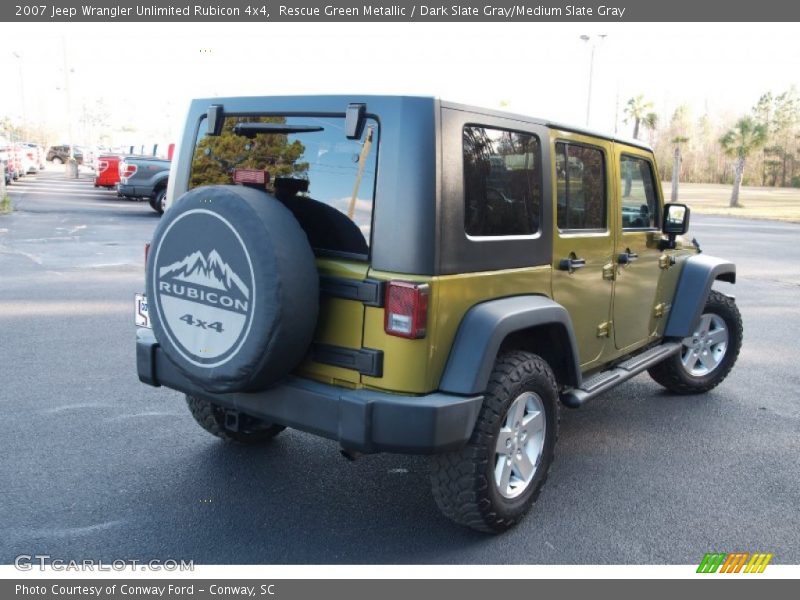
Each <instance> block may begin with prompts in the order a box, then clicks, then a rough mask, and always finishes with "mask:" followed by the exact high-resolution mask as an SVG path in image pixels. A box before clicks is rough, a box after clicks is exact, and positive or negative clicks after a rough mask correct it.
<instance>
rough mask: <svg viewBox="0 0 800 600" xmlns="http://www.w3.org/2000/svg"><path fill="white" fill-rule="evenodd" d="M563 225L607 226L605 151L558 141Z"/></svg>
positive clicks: (560, 221)
mask: <svg viewBox="0 0 800 600" xmlns="http://www.w3.org/2000/svg"><path fill="white" fill-rule="evenodd" d="M556 183H557V187H558V193H557V196H556V201H557V223H558V228H559V229H606V212H607V207H606V204H607V199H606V169H605V159H604V156H603V151H602V150H600V149H599V148H594V147H591V146H581V145H577V144H567V143H565V142H558V143H556Z"/></svg>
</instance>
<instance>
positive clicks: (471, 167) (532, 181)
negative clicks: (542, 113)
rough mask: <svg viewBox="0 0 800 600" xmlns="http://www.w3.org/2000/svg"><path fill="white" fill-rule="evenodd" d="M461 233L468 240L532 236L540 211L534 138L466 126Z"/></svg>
mask: <svg viewBox="0 0 800 600" xmlns="http://www.w3.org/2000/svg"><path fill="white" fill-rule="evenodd" d="M463 146H464V202H465V210H464V229H465V231H466V233H467V234H468V235H470V236H476V237H494V236H514V235H533V234H535V233H537V232H538V231H539V222H540V214H541V206H542V198H541V194H542V192H541V190H542V188H541V159H540V151H539V138H537V137H536V136H535V135H532V134H529V133H521V132H517V131H508V130H505V129H494V128H490V127H481V126H477V125H467V126H466V127H464V130H463Z"/></svg>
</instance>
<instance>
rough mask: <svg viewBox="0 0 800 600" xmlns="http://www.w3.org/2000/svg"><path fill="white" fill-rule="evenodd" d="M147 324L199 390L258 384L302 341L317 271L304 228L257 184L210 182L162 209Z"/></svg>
mask: <svg viewBox="0 0 800 600" xmlns="http://www.w3.org/2000/svg"><path fill="white" fill-rule="evenodd" d="M147 298H148V303H149V304H150V315H151V320H152V325H153V332H154V334H155V336H156V339H157V340H158V342H159V345H160V346H161V347H162V349H163V351H164V353H165V354H166V356H167V357H168V358H169V359H170V361H172V362H173V363H174V364H175V366H176V367H178V369H180V370H181V371H182V372H183V373H184V374H185V375H186V376H187V377H188V378H189V379H191V380H192V381H193V382H195V383H196V384H197V385H199V386H200V387H202V388H203V389H205V390H207V391H209V392H236V391H252V390H256V389H263V388H264V387H267V386H269V385H270V384H273V383H275V382H276V381H278V380H279V379H280V378H281V377H283V376H285V375H286V374H287V373H288V372H289V371H290V370H292V369H293V368H294V367H295V366H296V365H297V364H298V363H299V362H300V361H301V360H302V359H303V357H304V355H305V354H306V352H307V351H308V348H309V346H310V344H311V341H312V338H313V334H314V329H315V327H316V323H317V315H318V312H319V276H318V274H317V269H316V264H315V262H314V254H313V252H312V250H311V247H310V246H309V243H308V239H307V238H306V235H305V233H304V232H303V230H302V229H301V228H300V225H299V224H298V223H297V220H296V219H295V218H294V216H293V215H292V213H291V212H290V211H289V210H288V209H287V208H286V207H285V206H283V204H281V202H279V201H278V200H277V199H275V198H274V197H273V196H270V195H269V194H267V193H266V192H263V191H259V190H255V189H252V188H246V187H241V186H230V185H215V186H207V187H199V188H195V189H193V190H190V191H189V192H186V193H185V194H184V195H183V196H181V198H179V199H178V200H177V202H175V204H174V205H173V206H172V207H170V209H169V210H168V211H166V212H165V213H164V216H163V217H162V219H161V222H160V223H159V225H158V227H157V228H156V231H155V233H154V235H153V241H152V244H151V247H150V252H149V255H148V262H147Z"/></svg>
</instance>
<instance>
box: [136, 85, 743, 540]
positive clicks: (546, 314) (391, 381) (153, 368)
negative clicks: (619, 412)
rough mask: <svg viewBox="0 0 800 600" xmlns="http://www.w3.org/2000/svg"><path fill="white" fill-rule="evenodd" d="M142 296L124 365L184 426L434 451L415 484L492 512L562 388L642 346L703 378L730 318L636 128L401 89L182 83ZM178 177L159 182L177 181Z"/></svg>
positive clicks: (534, 469)
mask: <svg viewBox="0 0 800 600" xmlns="http://www.w3.org/2000/svg"><path fill="white" fill-rule="evenodd" d="M169 185H170V190H169V193H168V198H169V202H170V207H169V209H168V210H167V211H166V213H165V215H164V217H163V219H162V220H161V222H160V223H159V224H158V226H157V228H156V230H155V233H154V236H153V239H152V243H151V245H150V246H149V252H148V258H147V265H146V296H145V295H141V296H138V297H137V323H138V324H139V325H140V328H139V329H138V335H137V369H138V374H139V379H140V380H141V381H143V382H144V383H147V384H149V385H153V386H166V387H169V388H172V389H175V390H179V391H181V392H183V393H185V394H186V400H187V403H188V405H189V409H190V411H191V413H192V415H193V416H194V418H195V419H196V420H197V422H198V423H199V424H200V426H201V427H203V428H204V429H206V430H207V431H209V432H210V433H212V434H214V435H216V436H218V437H220V438H222V439H224V440H228V441H233V442H239V443H246V444H251V443H262V442H266V441H268V440H270V439H271V438H273V437H274V436H276V435H277V434H278V433H280V432H281V431H282V430H283V429H284V428H286V427H292V428H296V429H300V430H302V431H306V432H309V433H313V434H316V435H320V436H324V437H327V438H331V439H333V440H336V441H338V443H339V444H340V446H341V448H342V451H343V453H345V455H346V456H350V457H353V456H356V455H358V454H362V453H374V452H398V453H417V454H431V455H433V456H432V461H431V462H432V474H431V480H432V485H433V495H434V497H435V499H436V502H437V503H438V505H439V507H440V508H441V510H442V512H443V513H444V514H445V515H447V516H448V517H449V518H451V519H453V520H454V521H457V522H458V523H462V524H464V525H467V526H469V527H473V528H475V529H478V530H482V531H488V532H499V531H503V530H505V529H507V528H509V527H511V526H513V525H514V524H515V523H517V522H518V521H519V520H520V519H521V518H522V517H523V516H524V514H525V513H526V511H527V510H528V509H529V508H530V506H531V504H532V503H533V502H534V500H535V499H536V497H537V496H538V494H539V492H540V490H541V488H542V486H543V485H544V482H545V480H546V478H547V474H548V470H549V468H550V465H551V463H552V461H553V455H554V449H555V444H556V438H557V435H558V423H559V406H560V405H561V404H564V405H565V406H568V407H571V408H576V407H579V406H581V405H582V404H583V403H584V402H586V401H588V400H589V399H591V398H593V397H595V396H597V395H599V394H601V393H604V392H607V391H608V390H610V389H611V388H613V387H615V386H617V385H619V384H621V383H623V382H625V381H627V380H628V379H630V378H632V377H634V376H636V375H638V374H639V373H642V372H643V371H648V372H649V373H650V375H651V376H652V377H653V379H655V380H656V381H657V382H658V383H660V384H661V385H662V386H664V387H666V388H667V389H668V390H670V391H672V392H675V393H679V394H698V393H703V392H707V391H708V390H710V389H712V388H713V387H715V386H716V385H718V384H719V383H720V382H721V381H722V380H723V379H724V378H725V377H726V376H727V374H728V373H729V372H730V370H731V368H732V367H733V364H734V362H735V361H736V358H737V355H738V354H739V349H740V347H741V343H742V322H741V317H740V315H739V312H738V310H737V308H736V305H735V303H734V301H733V299H732V298H730V297H729V296H726V295H723V294H721V293H719V292H717V291H713V290H712V289H711V287H712V284H714V282H715V281H716V280H723V281H726V282H730V283H734V282H735V278H736V270H735V266H734V265H733V264H732V263H730V262H727V261H724V260H720V259H717V258H712V257H710V256H707V255H705V254H700V251H699V248H698V247H697V245H696V244H687V243H685V242H684V241H683V240H682V239H681V238H680V237H679V236H680V235H682V234H684V233H686V230H687V228H688V223H689V209H688V208H687V207H686V206H684V205H679V204H666V205H665V204H664V203H663V197H662V192H661V186H660V184H659V178H658V172H657V170H656V164H655V161H654V159H653V153H652V152H651V150H650V149H649V148H647V147H646V146H643V145H642V144H641V143H639V142H635V141H630V142H629V141H622V140H617V139H614V138H612V137H608V136H603V135H597V134H594V133H589V132H586V131H583V130H581V129H579V128H574V127H566V126H562V125H558V124H555V123H550V122H548V121H543V120H539V119H533V118H528V117H524V116H519V115H513V114H507V113H501V112H496V111H492V110H486V109H481V108H474V107H471V106H463V105H459V104H452V103H449V102H444V101H441V100H438V99H433V98H414V97H388V96H387V97H383V96H380V97H372V96H368V97H347V96H311V97H253V98H223V99H219V98H217V99H208V100H195V101H193V102H192V104H191V107H190V110H189V114H188V120H187V122H186V127H185V129H184V133H183V137H182V139H181V140H180V144H179V150H178V152H177V155H176V158H175V160H174V161H173V167H172V173H171V175H170V181H169ZM173 199H174V200H173Z"/></svg>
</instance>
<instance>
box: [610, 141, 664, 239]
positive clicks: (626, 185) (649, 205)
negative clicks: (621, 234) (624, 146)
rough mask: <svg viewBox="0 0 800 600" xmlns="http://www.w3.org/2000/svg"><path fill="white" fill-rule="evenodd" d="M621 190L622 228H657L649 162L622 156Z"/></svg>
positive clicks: (652, 180) (654, 197) (656, 198)
mask: <svg viewBox="0 0 800 600" xmlns="http://www.w3.org/2000/svg"><path fill="white" fill-rule="evenodd" d="M619 170H620V176H621V178H622V181H621V182H620V185H621V189H622V227H623V228H624V229H653V228H657V227H658V223H659V214H658V213H659V211H658V196H657V195H656V188H655V183H654V181H655V180H654V178H653V168H652V167H651V166H650V162H649V161H646V160H644V159H643V158H636V157H633V156H623V157H622V158H621V159H620V169H619Z"/></svg>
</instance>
